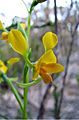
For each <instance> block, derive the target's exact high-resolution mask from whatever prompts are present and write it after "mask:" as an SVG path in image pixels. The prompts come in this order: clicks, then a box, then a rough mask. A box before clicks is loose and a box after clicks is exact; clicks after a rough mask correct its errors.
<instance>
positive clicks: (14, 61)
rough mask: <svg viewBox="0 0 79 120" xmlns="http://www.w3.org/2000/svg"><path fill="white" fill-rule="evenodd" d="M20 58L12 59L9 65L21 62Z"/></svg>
mask: <svg viewBox="0 0 79 120" xmlns="http://www.w3.org/2000/svg"><path fill="white" fill-rule="evenodd" d="M19 60H20V58H10V59H9V60H8V61H7V63H8V64H10V65H13V64H15V63H17V62H19Z"/></svg>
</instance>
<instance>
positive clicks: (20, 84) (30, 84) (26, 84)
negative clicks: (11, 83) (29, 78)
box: [16, 77, 41, 88]
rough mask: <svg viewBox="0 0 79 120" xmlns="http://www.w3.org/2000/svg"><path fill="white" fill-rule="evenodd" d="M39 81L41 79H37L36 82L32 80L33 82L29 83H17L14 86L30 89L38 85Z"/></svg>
mask: <svg viewBox="0 0 79 120" xmlns="http://www.w3.org/2000/svg"><path fill="white" fill-rule="evenodd" d="M40 81H41V77H40V78H38V79H37V80H33V82H29V83H25V84H24V83H19V82H16V84H17V85H18V86H19V87H21V88H26V87H31V86H33V85H36V84H38V83H39V82H40Z"/></svg>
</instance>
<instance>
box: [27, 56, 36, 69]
mask: <svg viewBox="0 0 79 120" xmlns="http://www.w3.org/2000/svg"><path fill="white" fill-rule="evenodd" d="M25 62H26V63H27V64H28V65H29V66H30V67H31V68H33V67H34V65H33V64H32V63H31V61H30V60H29V59H28V57H27V56H26V57H25Z"/></svg>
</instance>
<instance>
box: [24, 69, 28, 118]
mask: <svg viewBox="0 0 79 120" xmlns="http://www.w3.org/2000/svg"><path fill="white" fill-rule="evenodd" d="M28 82H29V70H28V71H27V74H26V76H24V83H28ZM27 95H28V87H27V88H24V111H23V119H26V120H27V118H28V116H27V111H26V106H27Z"/></svg>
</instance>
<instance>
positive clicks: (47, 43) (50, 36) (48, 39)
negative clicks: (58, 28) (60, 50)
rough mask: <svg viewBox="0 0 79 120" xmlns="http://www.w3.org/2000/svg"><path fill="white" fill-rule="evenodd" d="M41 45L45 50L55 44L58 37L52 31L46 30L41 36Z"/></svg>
mask: <svg viewBox="0 0 79 120" xmlns="http://www.w3.org/2000/svg"><path fill="white" fill-rule="evenodd" d="M42 40H43V45H44V48H45V50H49V49H52V48H54V47H55V46H56V44H57V43H58V38H57V36H56V34H54V33H52V32H47V33H46V34H45V35H44V36H43V39H42Z"/></svg>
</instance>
